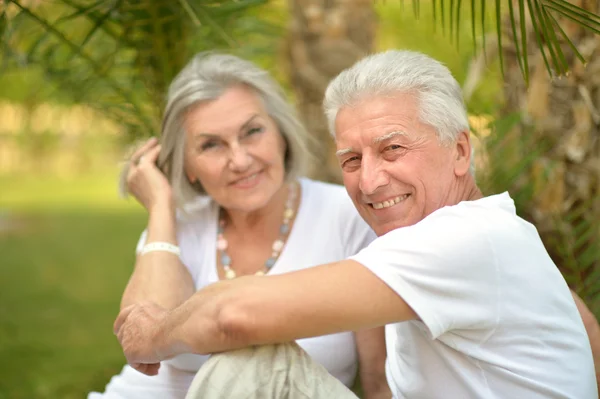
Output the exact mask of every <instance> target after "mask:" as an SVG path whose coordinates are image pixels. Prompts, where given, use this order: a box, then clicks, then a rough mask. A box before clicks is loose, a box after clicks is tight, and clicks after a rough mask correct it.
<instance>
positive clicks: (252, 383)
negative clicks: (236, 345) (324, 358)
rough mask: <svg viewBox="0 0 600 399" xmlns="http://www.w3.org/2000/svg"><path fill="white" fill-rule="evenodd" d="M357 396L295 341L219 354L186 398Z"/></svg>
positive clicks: (204, 368) (326, 398)
mask: <svg viewBox="0 0 600 399" xmlns="http://www.w3.org/2000/svg"><path fill="white" fill-rule="evenodd" d="M259 398H260V399H271V398H273V399H337V398H340V399H357V397H356V395H354V394H353V393H352V391H350V390H349V389H348V388H347V387H346V386H345V385H344V384H342V383H341V382H340V381H339V380H337V379H336V378H335V377H333V376H332V375H330V374H329V373H328V372H327V370H326V369H325V368H324V367H323V366H321V365H320V364H318V363H316V362H315V361H314V360H312V359H311V358H310V356H309V355H308V354H307V353H306V352H305V351H304V350H303V349H302V348H300V347H299V346H298V344H296V343H288V344H279V345H266V346H254V347H250V348H245V349H239V350H236V351H231V352H225V353H220V354H216V355H213V356H211V358H210V359H209V360H208V361H207V362H206V363H205V364H204V365H203V366H202V368H200V370H199V371H198V374H196V377H194V380H193V382H192V385H191V386H190V389H189V391H188V393H187V396H186V399H259Z"/></svg>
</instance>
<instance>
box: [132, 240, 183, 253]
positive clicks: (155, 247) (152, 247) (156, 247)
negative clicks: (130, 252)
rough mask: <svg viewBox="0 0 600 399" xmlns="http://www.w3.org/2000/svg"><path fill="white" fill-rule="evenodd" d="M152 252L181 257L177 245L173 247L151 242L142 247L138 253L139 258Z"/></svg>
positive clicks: (168, 244) (163, 243)
mask: <svg viewBox="0 0 600 399" xmlns="http://www.w3.org/2000/svg"><path fill="white" fill-rule="evenodd" d="M154 251H163V252H170V253H172V254H175V255H177V256H180V255H181V251H180V250H179V247H178V246H177V245H173V244H171V243H168V242H151V243H148V244H146V245H144V247H143V248H142V250H141V251H140V256H141V255H145V254H147V253H148V252H154Z"/></svg>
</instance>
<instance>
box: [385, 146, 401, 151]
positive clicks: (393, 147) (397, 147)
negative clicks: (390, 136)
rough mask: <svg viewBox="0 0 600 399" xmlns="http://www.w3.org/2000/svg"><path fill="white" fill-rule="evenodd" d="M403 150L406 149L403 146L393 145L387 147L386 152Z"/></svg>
mask: <svg viewBox="0 0 600 399" xmlns="http://www.w3.org/2000/svg"><path fill="white" fill-rule="evenodd" d="M401 148H404V147H402V146H401V145H398V144H391V145H388V146H387V147H385V150H386V151H394V150H399V149H401Z"/></svg>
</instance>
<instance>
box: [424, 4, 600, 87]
mask: <svg viewBox="0 0 600 399" xmlns="http://www.w3.org/2000/svg"><path fill="white" fill-rule="evenodd" d="M412 3H413V11H414V12H415V16H418V14H419V13H420V12H419V10H420V1H418V0H414V1H413V2H412ZM432 4H433V19H434V26H435V25H437V22H438V19H439V22H440V23H441V26H442V32H444V33H446V24H448V26H449V35H450V37H455V38H456V39H455V41H456V45H457V46H458V44H459V43H458V30H459V29H460V18H459V16H460V13H461V9H462V7H463V5H464V3H463V2H462V1H461V0H448V1H447V2H446V1H444V0H440V1H436V0H434V1H433V2H432ZM503 4H504V6H503ZM486 5H487V0H481V1H479V2H476V1H475V0H471V2H470V12H471V21H470V23H471V34H472V36H473V39H474V44H475V48H474V52H477V50H478V48H480V49H481V50H483V51H484V53H485V50H486V49H485V46H486V40H485V36H486V34H488V32H487V22H486V18H489V16H488V14H489V11H488V10H486ZM494 5H495V7H494V11H493V12H494V14H495V25H496V32H495V34H496V36H497V40H498V55H499V59H500V68H501V70H502V72H503V73H504V60H503V57H502V40H503V35H504V33H505V32H504V27H503V20H504V19H505V18H506V19H507V20H508V25H509V29H508V32H506V33H509V37H510V39H511V40H512V42H513V43H514V46H515V50H516V53H517V54H516V56H517V60H518V65H519V68H520V69H521V74H522V75H523V78H524V80H525V82H526V83H527V84H528V83H529V74H530V71H529V56H528V41H529V40H535V41H536V43H537V46H538V48H539V49H540V50H541V53H542V57H543V59H544V64H545V66H546V70H547V71H548V73H549V74H550V76H552V77H558V76H562V75H565V74H566V73H567V72H568V69H569V65H568V63H567V62H566V57H565V54H564V52H563V49H562V44H566V45H567V46H568V47H569V48H571V49H572V50H573V51H574V52H575V54H576V55H577V57H578V58H579V59H580V60H582V62H585V59H584V58H583V56H582V55H581V54H580V52H579V51H577V48H576V46H575V45H574V44H573V40H572V39H571V38H570V37H569V36H568V35H567V34H566V33H565V31H564V29H563V28H562V27H561V21H564V20H569V21H572V22H575V23H576V24H578V25H579V26H581V27H583V28H585V29H587V30H589V31H591V32H594V33H596V34H600V16H599V15H597V14H595V13H593V12H590V11H588V10H585V9H583V8H581V7H579V6H576V5H573V4H571V3H569V2H568V1H567V0H509V1H504V0H495V3H494ZM447 15H448V17H446V16H447ZM529 24H531V25H532V26H533V31H534V33H535V34H534V38H533V39H531V38H529V37H528V35H527V32H528V27H529V26H530V25H529ZM478 25H480V26H481V36H482V39H481V40H477V39H479V38H478V37H477V30H478V29H477V28H478ZM477 43H478V44H477Z"/></svg>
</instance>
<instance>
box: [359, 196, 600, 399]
mask: <svg viewBox="0 0 600 399" xmlns="http://www.w3.org/2000/svg"><path fill="white" fill-rule="evenodd" d="M351 259H354V260H356V261H358V262H359V263H361V264H363V265H365V266H366V267H367V268H368V269H369V270H371V271H372V272H373V273H374V274H376V275H377V276H378V277H379V278H381V279H382V280H383V281H384V282H385V283H386V284H387V285H389V286H390V287H391V288H392V289H393V290H394V291H395V292H396V293H397V294H398V295H399V296H401V297H402V299H403V300H404V301H406V303H407V304H408V305H409V306H410V307H411V308H412V309H413V310H414V311H415V312H416V313H417V315H418V316H419V319H420V320H412V321H407V322H402V323H396V324H391V325H388V326H386V341H387V342H386V343H387V353H388V357H387V363H386V373H387V376H388V382H389V384H390V387H391V389H392V391H393V392H394V397H395V398H418V399H427V398H436V399H437V398H451V399H455V398H457V399H459V398H460V399H464V398H510V399H520V398H523V399H537V398H552V399H558V398H573V399H592V398H597V397H598V393H597V388H596V376H595V373H594V364H593V361H592V354H591V349H590V344H589V340H588V337H587V334H586V331H585V329H584V326H583V322H582V320H581V317H580V316H579V313H578V311H577V308H576V306H575V304H574V301H573V298H572V297H571V294H570V292H569V288H568V287H567V284H566V283H565V280H564V279H563V277H562V275H561V274H560V272H559V271H558V269H557V268H556V266H555V265H554V263H553V262H552V260H551V259H550V257H549V256H548V253H547V252H546V250H545V248H544V246H543V244H542V242H541V240H540V237H539V235H538V233H537V231H536V229H535V228H534V226H532V225H531V224H529V223H527V222H526V221H524V220H523V219H521V218H519V217H518V216H517V215H516V212H515V206H514V203H513V201H512V199H511V198H510V196H509V195H508V193H504V194H500V195H495V196H490V197H486V198H483V199H480V200H477V201H466V202H461V203H460V204H458V205H456V206H449V207H445V208H442V209H439V210H437V211H435V212H434V213H432V214H431V215H429V216H427V217H426V218H425V219H423V220H422V221H421V222H419V223H417V224H416V225H413V226H410V227H405V228H400V229H397V230H393V231H391V232H389V233H387V234H385V235H383V236H381V237H379V238H377V239H376V240H375V241H374V242H373V243H372V244H371V245H369V247H367V248H366V249H364V250H362V251H361V252H359V253H358V254H357V255H356V256H353V257H351Z"/></svg>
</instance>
